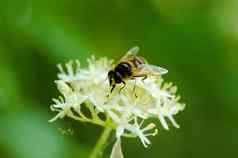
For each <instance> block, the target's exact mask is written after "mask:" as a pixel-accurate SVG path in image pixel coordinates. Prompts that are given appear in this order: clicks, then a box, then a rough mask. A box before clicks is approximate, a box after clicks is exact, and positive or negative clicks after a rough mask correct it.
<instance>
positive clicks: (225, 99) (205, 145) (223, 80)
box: [0, 0, 238, 158]
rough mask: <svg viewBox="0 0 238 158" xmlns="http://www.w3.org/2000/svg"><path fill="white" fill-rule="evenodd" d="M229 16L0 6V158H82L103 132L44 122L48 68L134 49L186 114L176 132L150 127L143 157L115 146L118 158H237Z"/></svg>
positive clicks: (105, 6) (172, 8)
mask: <svg viewBox="0 0 238 158" xmlns="http://www.w3.org/2000/svg"><path fill="white" fill-rule="evenodd" d="M237 10H238V1H236V0H230V1H226V0H216V1H215V0H148V1H139V0H101V1H99V0H88V1H86V0H78V1H75V0H51V1H48V0H7V1H4V0H0V124H1V127H0V157H1V158H76V157H78V158H86V157H87V155H88V154H89V152H90V150H91V149H92V148H93V146H94V144H95V142H96V140H97V138H98V136H99V132H101V130H102V129H101V128H99V127H95V126H92V125H87V124H79V123H78V122H75V121H72V120H70V119H63V120H60V121H56V122H54V123H51V124H50V123H48V122H47V121H48V120H49V119H50V118H52V117H53V116H54V115H55V113H53V112H51V111H50V109H49V104H50V103H51V98H53V97H56V96H57V95H58V92H57V89H56V87H55V85H54V80H55V79H56V73H57V72H58V71H57V69H56V64H58V63H62V62H65V61H67V60H69V59H79V60H80V61H81V62H82V63H83V64H85V63H86V62H85V61H86V58H87V57H89V55H90V54H91V53H94V54H96V56H97V57H101V56H107V57H110V58H114V59H119V58H120V57H121V56H122V55H123V54H124V53H125V51H126V50H128V49H129V48H130V47H132V46H135V45H138V46H140V47H141V55H143V56H145V57H146V58H147V59H148V60H149V62H150V63H152V64H157V65H160V66H163V67H166V68H167V69H168V70H169V73H168V75H166V76H165V79H166V81H173V82H174V83H175V84H177V85H178V87H179V94H180V95H181V96H182V101H183V102H185V103H186V105H187V107H186V109H185V111H184V112H182V113H180V114H178V115H176V120H177V122H178V123H179V124H180V125H181V128H180V129H174V128H173V127H172V126H171V125H170V126H171V127H172V128H171V130H170V131H169V132H167V131H165V130H164V129H163V128H162V127H161V125H160V123H159V121H158V126H160V129H161V130H160V131H159V134H158V135H157V136H156V137H152V138H151V141H152V145H151V146H150V147H149V148H148V149H145V148H143V146H142V145H141V143H140V142H139V139H123V152H124V154H125V157H126V158H131V157H135V155H136V157H137V158H145V157H147V158H167V157H168V158H169V157H176V158H191V157H193V158H201V157H203V158H206V157H207V158H210V157H216V158H223V157H225V156H229V157H231V156H235V155H237V154H238V150H237V147H238V135H237V133H238V85H237V83H238V52H237V51H238V20H237V19H238V14H237ZM112 143H113V141H111V142H109V144H108V148H107V150H106V154H105V157H107V156H108V154H109V152H110V149H111V146H112Z"/></svg>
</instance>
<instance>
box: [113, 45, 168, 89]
mask: <svg viewBox="0 0 238 158" xmlns="http://www.w3.org/2000/svg"><path fill="white" fill-rule="evenodd" d="M138 52H139V47H133V48H131V49H129V51H128V52H127V53H126V54H125V55H124V56H123V57H122V58H121V59H120V60H119V62H118V64H116V65H115V66H114V68H113V69H112V70H110V71H109V72H108V79H109V84H110V87H111V93H112V91H113V90H114V88H115V87H116V85H117V84H121V83H122V84H123V85H124V86H123V87H122V88H124V87H125V85H126V82H125V81H126V80H134V79H136V78H137V77H143V79H146V78H147V76H148V75H150V76H161V75H163V74H166V73H167V72H168V70H166V69H165V68H162V67H159V66H155V65H150V64H148V63H147V61H146V59H144V58H143V57H141V56H138V55H137V54H138Z"/></svg>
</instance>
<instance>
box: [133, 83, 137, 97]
mask: <svg viewBox="0 0 238 158" xmlns="http://www.w3.org/2000/svg"><path fill="white" fill-rule="evenodd" d="M133 92H134V93H135V97H136V98H137V95H136V79H135V84H134V87H133Z"/></svg>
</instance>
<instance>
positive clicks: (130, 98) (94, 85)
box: [50, 56, 185, 147]
mask: <svg viewBox="0 0 238 158" xmlns="http://www.w3.org/2000/svg"><path fill="white" fill-rule="evenodd" d="M58 68H59V70H60V73H59V74H58V80H56V81H55V83H56V84H57V87H58V90H59V91H60V93H61V96H60V97H59V98H58V99H53V101H54V103H53V105H51V109H52V110H53V111H57V112H58V114H57V115H56V116H55V117H54V118H52V119H51V120H50V121H51V122H52V121H55V120H57V119H59V118H63V117H65V116H67V117H70V118H72V119H75V120H78V121H81V122H88V123H93V124H96V125H100V126H110V127H111V128H113V129H115V131H116V137H117V138H118V139H119V138H120V137H122V136H125V137H139V139H140V140H141V142H142V144H143V145H144V146H145V147H147V146H148V145H149V144H150V140H149V139H148V136H154V135H156V134H157V132H158V130H157V128H156V125H155V123H153V122H152V121H154V120H155V119H149V118H158V119H159V120H160V122H161V124H162V126H163V127H164V128H165V129H166V130H168V129H169V125H168V123H167V121H166V118H167V120H170V121H171V123H172V124H173V125H174V126H175V127H176V128H179V125H178V124H177V123H176V121H175V120H174V118H173V116H174V115H175V114H177V113H178V112H179V111H182V110H183V109H184V107H185V106H184V104H181V103H179V97H178V96H176V94H175V93H176V90H177V88H176V86H173V85H172V83H163V79H162V78H161V77H159V78H158V77H153V76H149V77H148V78H146V79H144V80H143V79H142V78H136V79H135V80H128V81H126V86H125V88H123V89H122V90H120V89H121V87H122V85H117V86H116V88H115V90H114V91H113V92H112V93H110V86H109V82H108V78H107V74H108V71H109V70H110V69H112V68H113V61H112V60H108V59H107V58H100V59H97V60H96V59H95V57H94V56H92V57H91V58H90V59H88V67H86V68H82V67H81V66H80V63H79V62H78V61H74V62H73V61H70V62H68V63H66V64H65V66H62V65H58ZM85 108H86V109H87V112H86V111H85ZM102 115H103V117H102ZM148 119H149V120H148Z"/></svg>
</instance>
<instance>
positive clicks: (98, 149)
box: [89, 126, 112, 158]
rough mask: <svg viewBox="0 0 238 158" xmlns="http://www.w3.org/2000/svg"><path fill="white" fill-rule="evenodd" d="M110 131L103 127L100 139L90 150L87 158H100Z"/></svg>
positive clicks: (109, 128) (108, 128)
mask: <svg viewBox="0 0 238 158" xmlns="http://www.w3.org/2000/svg"><path fill="white" fill-rule="evenodd" d="M111 131H112V128H111V127H109V126H105V128H104V131H103V132H102V134H101V136H100V138H99V139H98V141H97V144H96V145H95V147H94V149H93V150H92V152H91V154H90V156H89V158H100V157H101V156H102V154H103V151H104V148H105V145H106V142H107V139H108V137H109V136H110V134H111Z"/></svg>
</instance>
